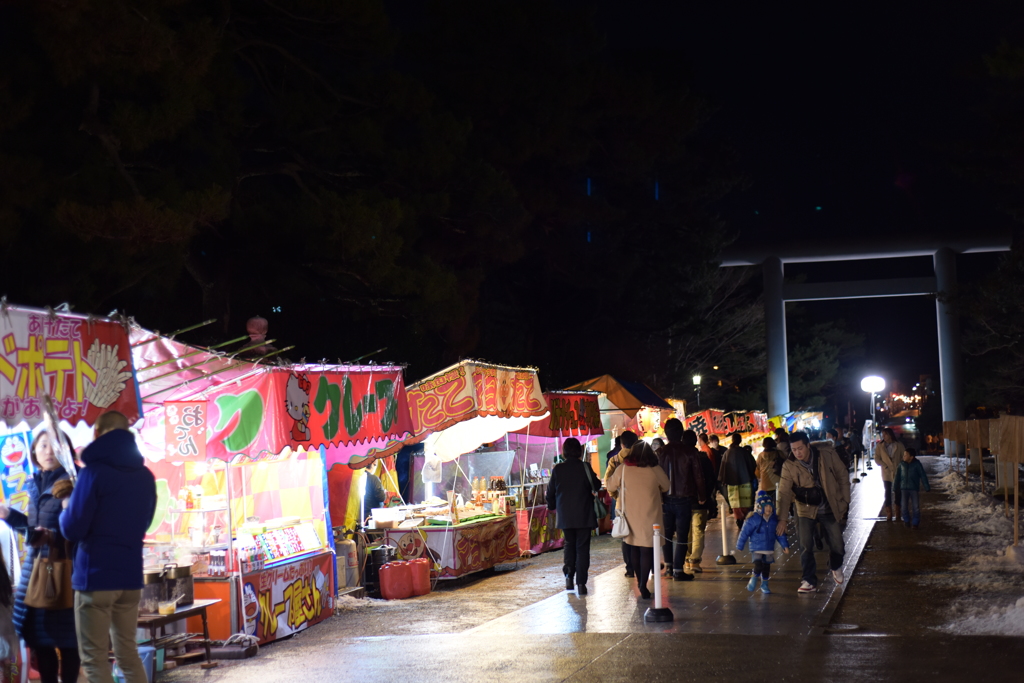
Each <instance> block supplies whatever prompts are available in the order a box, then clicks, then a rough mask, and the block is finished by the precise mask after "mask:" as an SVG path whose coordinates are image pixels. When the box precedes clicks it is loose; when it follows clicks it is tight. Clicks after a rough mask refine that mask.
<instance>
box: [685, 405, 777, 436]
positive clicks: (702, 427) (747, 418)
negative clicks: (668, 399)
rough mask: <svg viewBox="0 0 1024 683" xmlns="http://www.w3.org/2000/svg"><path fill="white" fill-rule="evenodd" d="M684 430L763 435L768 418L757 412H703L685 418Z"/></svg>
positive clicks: (699, 432) (767, 428)
mask: <svg viewBox="0 0 1024 683" xmlns="http://www.w3.org/2000/svg"><path fill="white" fill-rule="evenodd" d="M686 428H687V429H692V430H693V431H695V432H697V433H698V434H731V433H732V432H741V433H753V434H764V433H767V432H768V430H769V428H770V426H769V424H768V416H767V415H765V414H764V413H762V412H758V411H753V410H751V411H745V412H735V413H725V412H722V411H721V410H714V409H710V410H703V411H701V412H699V413H694V414H693V415H687V416H686Z"/></svg>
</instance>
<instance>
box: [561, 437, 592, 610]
mask: <svg viewBox="0 0 1024 683" xmlns="http://www.w3.org/2000/svg"><path fill="white" fill-rule="evenodd" d="M562 456H563V457H564V458H565V462H561V463H558V464H557V465H555V468H554V469H553V470H552V471H551V481H550V482H548V510H555V515H556V516H557V519H558V521H557V526H558V528H559V529H561V530H562V536H563V537H564V538H565V546H564V548H563V550H562V554H563V562H564V565H563V567H562V573H563V574H565V589H566V590H569V591H571V590H572V589H573V579H574V578H575V582H576V587H577V590H578V591H579V594H580V595H586V594H587V572H589V571H590V532H591V531H593V530H594V529H596V528H597V513H596V512H595V511H594V497H595V495H596V494H597V492H598V491H600V490H601V483H600V481H599V480H598V478H597V476H596V475H595V474H594V470H592V469H591V468H590V463H587V462H584V461H583V446H582V444H580V442H579V440H578V439H571V438H570V439H566V440H565V443H563V444H562Z"/></svg>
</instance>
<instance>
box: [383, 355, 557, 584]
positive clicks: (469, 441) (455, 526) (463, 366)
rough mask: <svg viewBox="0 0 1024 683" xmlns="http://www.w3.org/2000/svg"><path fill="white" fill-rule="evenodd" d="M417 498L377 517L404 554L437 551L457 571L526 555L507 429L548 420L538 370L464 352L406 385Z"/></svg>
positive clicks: (437, 558)
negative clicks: (418, 447) (511, 491)
mask: <svg viewBox="0 0 1024 683" xmlns="http://www.w3.org/2000/svg"><path fill="white" fill-rule="evenodd" d="M408 399H409V412H410V415H411V418H412V422H413V428H414V435H413V436H412V437H411V438H410V439H408V440H407V442H408V443H409V444H415V443H418V442H422V443H423V452H422V454H417V455H415V456H414V457H412V459H411V462H412V464H411V469H412V472H413V473H414V476H413V486H412V501H409V502H408V504H407V505H405V506H399V507H393V508H389V509H388V510H387V511H385V512H384V513H383V514H386V515H388V516H389V518H388V519H378V520H375V522H379V523H378V524H377V526H384V527H385V531H384V533H385V537H386V539H387V541H388V542H389V543H391V544H393V545H395V546H396V547H397V548H398V553H399V554H400V555H401V556H402V557H403V558H404V559H415V558H418V557H425V556H426V557H430V558H431V559H432V560H433V562H434V566H435V574H436V576H437V577H438V578H442V579H450V578H456V577H460V576H464V575H466V574H469V573H471V572H476V571H480V570H483V569H488V568H490V567H493V566H494V565H496V564H499V563H501V562H508V561H511V560H515V559H517V558H518V557H519V536H518V531H517V526H516V516H515V514H513V513H512V512H513V510H512V509H511V508H510V503H511V502H513V501H512V500H511V498H512V497H510V496H509V495H508V487H509V483H510V481H511V480H512V478H513V477H512V472H513V466H514V463H515V452H514V451H513V450H512V449H511V448H510V445H509V440H508V433H509V432H510V431H515V430H518V429H521V428H524V427H526V426H527V425H529V424H531V423H534V422H537V421H539V420H543V419H544V418H545V417H547V415H548V406H547V401H546V400H545V398H544V395H543V393H542V392H541V388H540V380H539V378H538V376H537V371H536V370H535V369H533V368H514V367H506V366H500V365H491V364H486V363H481V362H478V361H471V360H467V361H462V362H460V363H458V364H456V365H453V366H452V367H450V368H446V369H445V370H442V371H441V372H439V373H437V374H435V375H432V376H430V377H428V378H426V379H424V380H421V381H419V382H416V383H415V384H411V385H409V388H408Z"/></svg>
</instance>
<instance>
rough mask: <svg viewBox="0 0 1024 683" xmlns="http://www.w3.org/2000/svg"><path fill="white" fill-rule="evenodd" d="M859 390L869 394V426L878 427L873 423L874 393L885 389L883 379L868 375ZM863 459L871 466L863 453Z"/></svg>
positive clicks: (869, 460) (861, 382)
mask: <svg viewBox="0 0 1024 683" xmlns="http://www.w3.org/2000/svg"><path fill="white" fill-rule="evenodd" d="M860 388H861V391H865V392H867V393H870V394H871V428H872V429H873V430H876V431H877V429H878V425H877V424H876V423H875V394H877V393H879V392H880V391H884V390H885V380H884V379H882V378H881V377H879V376H878V375H869V376H867V377H865V378H864V379H862V380H861V381H860ZM865 460H867V461H868V467H869V468H870V466H871V459H870V458H868V457H867V454H865Z"/></svg>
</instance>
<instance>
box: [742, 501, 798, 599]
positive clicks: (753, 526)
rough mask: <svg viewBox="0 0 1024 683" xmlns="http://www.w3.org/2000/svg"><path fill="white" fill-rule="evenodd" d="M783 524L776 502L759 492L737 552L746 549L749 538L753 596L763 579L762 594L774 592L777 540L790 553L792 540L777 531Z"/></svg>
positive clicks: (750, 587) (750, 586)
mask: <svg viewBox="0 0 1024 683" xmlns="http://www.w3.org/2000/svg"><path fill="white" fill-rule="evenodd" d="M778 524H779V518H778V517H776V516H775V503H774V501H772V496H771V494H770V493H768V492H767V491H758V492H757V500H756V502H755V504H754V511H753V512H752V513H751V514H750V516H749V517H747V519H746V521H745V522H743V529H742V530H741V531H740V536H739V538H737V539H736V550H743V546H744V545H746V543H747V539H749V540H750V554H751V557H753V558H754V575H753V576H752V577H750V581H749V582H748V583H747V590H748V591H750V592H751V593H753V592H754V590H755V589H756V588H757V580H758V578H760V579H761V592H762V593H771V590H770V589H769V588H768V575H769V570H770V568H771V566H772V562H774V561H775V541H776V540H777V541H778V542H779V545H781V546H782V548H783V550H784V551H785V552H786V553H788V552H789V541H788V540H787V539H786V534H781V535H776V534H775V530H776V527H777V526H778Z"/></svg>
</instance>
